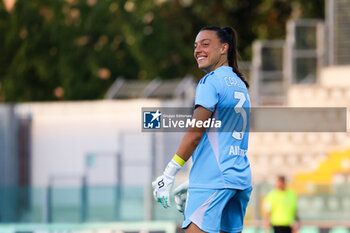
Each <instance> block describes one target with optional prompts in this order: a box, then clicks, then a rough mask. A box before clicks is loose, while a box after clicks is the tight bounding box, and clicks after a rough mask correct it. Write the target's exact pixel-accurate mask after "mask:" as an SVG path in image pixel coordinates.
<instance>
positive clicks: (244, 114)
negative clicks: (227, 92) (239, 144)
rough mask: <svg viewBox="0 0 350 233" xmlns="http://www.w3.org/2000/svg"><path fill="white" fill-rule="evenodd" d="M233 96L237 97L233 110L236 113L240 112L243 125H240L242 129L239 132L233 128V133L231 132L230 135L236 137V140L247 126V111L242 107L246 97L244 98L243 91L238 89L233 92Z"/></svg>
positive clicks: (241, 136) (241, 135) (240, 137)
mask: <svg viewBox="0 0 350 233" xmlns="http://www.w3.org/2000/svg"><path fill="white" fill-rule="evenodd" d="M234 98H235V99H238V103H237V104H236V106H235V107H234V109H235V112H236V113H237V114H241V116H242V118H243V127H242V131H241V132H237V131H236V130H234V131H233V133H232V137H233V138H235V139H237V140H242V138H243V135H244V132H245V130H246V127H247V112H246V111H245V109H244V108H243V104H244V102H245V101H246V98H245V95H244V93H243V92H239V91H235V92H234Z"/></svg>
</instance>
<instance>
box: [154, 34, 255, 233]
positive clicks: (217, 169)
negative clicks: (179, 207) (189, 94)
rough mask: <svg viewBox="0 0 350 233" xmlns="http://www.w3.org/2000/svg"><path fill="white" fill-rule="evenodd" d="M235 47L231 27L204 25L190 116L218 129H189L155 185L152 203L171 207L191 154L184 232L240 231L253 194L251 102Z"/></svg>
mask: <svg viewBox="0 0 350 233" xmlns="http://www.w3.org/2000/svg"><path fill="white" fill-rule="evenodd" d="M236 45H237V36H236V33H235V31H234V30H233V29H232V28H231V27H225V28H220V27H205V28H203V29H201V30H200V32H199V33H198V35H197V37H196V40H195V43H194V57H195V59H196V61H197V63H198V67H199V68H200V69H202V70H204V71H206V72H207V74H206V75H205V76H204V77H203V78H202V79H201V81H200V82H199V84H198V86H197V89H196V98H195V110H194V113H193V118H194V119H195V120H196V121H202V122H204V121H206V120H208V119H209V118H215V119H216V120H220V121H221V127H220V128H219V129H217V128H204V127H193V128H190V129H188V131H187V132H186V134H185V136H184V137H183V139H182V141H181V143H180V146H179V148H178V150H177V152H176V154H175V156H174V158H173V159H172V160H171V161H170V162H169V164H168V165H167V167H166V169H165V171H164V173H163V175H162V176H159V177H158V178H157V179H156V180H155V181H154V182H153V187H154V196H155V198H156V200H158V201H159V202H160V203H161V204H162V205H163V206H164V207H169V202H170V201H169V190H170V187H171V185H172V184H173V183H174V179H175V175H176V173H177V172H178V171H179V170H180V169H181V168H182V166H183V165H184V163H185V162H186V161H187V160H188V159H189V158H190V157H191V156H192V160H193V166H192V168H191V172H190V177H189V188H188V193H187V195H188V196H187V203H186V208H185V211H184V222H183V225H182V227H183V228H184V229H186V233H194V232H219V231H221V232H235V233H236V232H241V231H242V229H243V219H244V215H245V210H246V207H247V204H248V201H249V197H250V193H251V190H252V185H251V171H250V165H249V161H248V159H247V156H246V151H247V148H248V134H249V117H250V100H249V95H248V90H247V88H248V83H247V82H246V81H245V80H244V78H243V76H242V74H241V73H240V72H239V70H238V66H237V48H236ZM198 125H199V124H198ZM198 125H197V126H198Z"/></svg>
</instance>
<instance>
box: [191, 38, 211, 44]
mask: <svg viewBox="0 0 350 233" xmlns="http://www.w3.org/2000/svg"><path fill="white" fill-rule="evenodd" d="M205 40H209V41H210V39H202V40H200V41H198V42H194V44H198V43H201V42H203V41H205Z"/></svg>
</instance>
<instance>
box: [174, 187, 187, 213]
mask: <svg viewBox="0 0 350 233" xmlns="http://www.w3.org/2000/svg"><path fill="white" fill-rule="evenodd" d="M187 190H188V181H186V182H185V183H183V184H181V185H179V186H177V188H176V189H175V190H174V195H175V203H176V209H177V210H178V211H179V212H181V213H183V212H184V211H185V206H186V201H187V200H186V198H187Z"/></svg>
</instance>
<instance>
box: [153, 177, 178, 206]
mask: <svg viewBox="0 0 350 233" xmlns="http://www.w3.org/2000/svg"><path fill="white" fill-rule="evenodd" d="M174 180H175V176H167V175H165V174H163V175H162V176H159V177H157V179H156V180H155V181H153V182H152V187H153V188H154V191H153V196H154V199H155V200H156V201H158V202H160V203H161V204H162V206H163V207H164V208H168V207H170V199H169V192H170V189H171V186H172V185H173V183H174Z"/></svg>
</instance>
